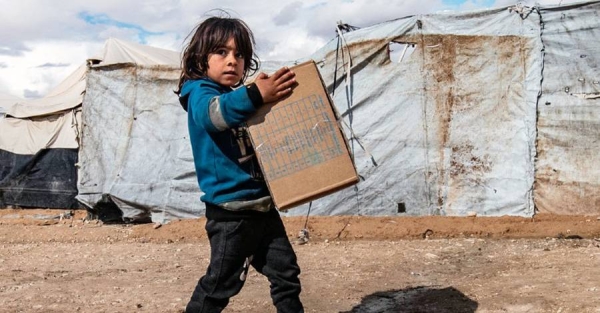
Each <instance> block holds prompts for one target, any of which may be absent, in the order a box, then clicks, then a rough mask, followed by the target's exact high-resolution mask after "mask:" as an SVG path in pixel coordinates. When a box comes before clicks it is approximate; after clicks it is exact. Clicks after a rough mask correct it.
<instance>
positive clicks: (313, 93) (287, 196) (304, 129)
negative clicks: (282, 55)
mask: <svg viewBox="0 0 600 313" xmlns="http://www.w3.org/2000/svg"><path fill="white" fill-rule="evenodd" d="M291 69H292V70H293V71H294V72H295V73H296V81H297V82H298V85H297V86H296V87H295V88H294V89H293V92H292V94H291V96H289V97H287V98H286V99H284V100H281V101H279V102H277V103H274V104H266V105H264V106H263V107H261V108H260V109H259V111H258V112H257V114H256V115H255V116H254V117H253V118H251V119H250V120H249V121H248V128H249V132H250V138H251V140H252V144H253V146H254V150H255V152H256V154H257V157H258V161H259V163H260V166H261V168H262V170H263V173H264V176H265V180H266V182H267V185H268V186H269V190H270V192H271V196H272V197H273V201H274V202H275V205H276V206H277V208H278V209H279V210H282V211H285V210H288V209H290V208H292V207H294V206H298V205H300V204H303V203H307V202H310V201H312V200H315V199H318V198H321V197H323V196H325V195H328V194H331V193H333V192H335V191H338V190H340V189H343V188H346V187H348V186H351V185H354V184H356V183H358V174H357V172H356V168H355V167H354V163H353V161H352V158H351V156H350V152H349V150H348V142H347V140H346V138H345V137H344V135H343V133H342V131H341V126H340V123H339V122H338V118H337V116H338V115H337V113H336V111H335V109H334V107H333V105H332V102H331V99H330V98H329V95H328V94H327V91H326V90H325V87H324V85H323V80H322V78H321V76H320V74H319V71H318V70H317V67H316V64H315V63H314V62H313V61H309V62H305V63H302V64H299V65H297V66H294V67H292V68H291Z"/></svg>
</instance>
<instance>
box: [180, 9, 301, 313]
mask: <svg viewBox="0 0 600 313" xmlns="http://www.w3.org/2000/svg"><path fill="white" fill-rule="evenodd" d="M254 44H255V42H254V36H253V34H252V32H251V31H250V29H249V28H248V26H247V25H246V24H245V23H244V22H243V21H241V20H239V19H235V18H221V17H211V18H208V19H206V20H205V21H204V22H202V23H200V24H199V25H198V27H197V28H196V29H195V31H194V35H193V37H192V38H191V41H190V43H189V45H188V46H187V47H186V48H185V50H184V53H183V59H182V67H183V70H182V73H181V77H180V79H179V86H178V87H179V89H178V90H177V91H176V93H177V94H178V95H179V97H180V98H179V101H180V103H181V105H182V106H183V107H184V109H185V110H186V111H187V112H188V126H189V132H190V140H191V143H192V151H193V155H194V163H195V166H196V174H197V176H198V183H199V185H200V189H201V190H202V191H203V192H204V195H203V196H202V197H201V200H202V201H203V202H204V203H205V205H206V219H207V221H206V227H205V228H206V232H207V234H208V238H209V241H210V249H211V256H210V264H209V265H208V269H207V270H206V274H205V275H204V276H203V277H202V278H200V280H199V282H198V285H197V286H196V289H195V290H194V292H193V294H192V297H191V299H190V302H189V303H188V305H187V307H186V312H188V313H191V312H221V311H222V310H223V309H224V308H225V307H226V306H227V304H228V303H229V299H230V298H231V297H232V296H234V295H236V294H237V293H239V291H240V290H241V288H242V286H243V285H244V281H245V279H246V274H247V273H248V267H249V266H250V265H252V266H253V267H254V268H255V269H256V270H257V271H258V272H259V273H261V274H263V275H265V276H266V277H267V278H268V279H269V282H270V283H271V298H272V299H273V304H274V305H275V307H276V308H277V312H282V313H283V312H304V309H303V307H302V303H301V302H300V298H299V295H300V280H299V279H298V275H299V274H300V268H299V267H298V264H297V260H296V254H295V253H294V250H293V248H292V246H291V244H290V241H289V239H288V238H287V235H286V231H285V228H284V225H283V223H282V221H281V217H280V216H279V212H278V211H277V209H275V208H274V206H273V202H272V199H271V197H270V195H269V191H268V189H267V186H266V183H265V181H264V179H263V177H262V173H261V170H260V168H259V166H258V161H257V159H256V156H255V155H254V151H253V148H252V146H251V144H250V140H249V138H248V134H247V132H246V127H245V122H246V121H247V119H248V118H249V117H250V116H251V115H252V114H253V113H254V112H255V111H256V110H257V109H258V108H259V107H260V106H261V105H263V104H264V103H269V102H274V101H277V100H279V99H281V98H282V97H285V96H287V95H289V94H290V93H291V91H292V87H293V85H294V84H295V78H294V75H295V74H294V73H293V72H292V71H290V70H289V69H288V68H285V67H284V68H281V69H279V70H278V71H276V72H275V73H274V74H273V75H271V76H269V75H266V74H264V73H260V74H258V75H257V77H256V79H255V81H254V83H253V84H251V85H249V86H243V82H244V80H245V79H246V78H247V77H248V75H251V74H253V73H254V72H256V70H257V69H258V58H257V57H256V55H255V53H254V51H253V50H254Z"/></svg>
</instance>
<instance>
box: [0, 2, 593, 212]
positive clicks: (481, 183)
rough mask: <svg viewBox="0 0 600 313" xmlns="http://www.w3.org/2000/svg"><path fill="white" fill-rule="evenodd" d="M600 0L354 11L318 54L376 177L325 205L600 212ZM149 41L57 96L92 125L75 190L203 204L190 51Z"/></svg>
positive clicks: (129, 204)
mask: <svg viewBox="0 0 600 313" xmlns="http://www.w3.org/2000/svg"><path fill="white" fill-rule="evenodd" d="M599 9H600V2H599V1H592V2H584V3H579V4H573V5H566V6H535V7H524V6H520V5H517V6H510V7H503V8H496V9H490V10H480V11H474V12H459V13H456V12H444V13H438V14H428V15H415V16H409V17H404V18H400V19H397V20H393V21H387V22H384V23H380V24H377V25H373V26H370V27H366V28H362V29H357V30H353V31H350V32H344V31H345V30H350V29H352V28H345V27H343V26H344V25H340V27H339V28H338V30H339V36H338V38H336V39H334V40H332V41H331V42H329V43H328V44H327V45H325V46H324V47H322V48H321V49H319V50H318V51H317V52H315V53H314V54H312V55H311V56H309V58H310V59H313V60H315V61H316V62H317V64H318V65H319V67H320V71H321V74H322V76H323V78H324V81H325V83H326V85H327V87H328V89H329V91H330V93H331V94H332V98H333V100H334V103H335V106H336V109H337V110H338V112H340V114H341V116H342V125H343V127H344V130H345V133H346V135H347V136H348V137H349V140H350V144H351V148H352V151H353V155H354V161H355V164H356V166H357V169H358V172H359V174H360V175H361V177H362V179H361V182H360V183H359V184H358V185H357V186H355V187H352V188H348V189H345V190H342V191H340V192H337V193H335V194H333V195H330V196H327V197H324V198H321V199H318V200H316V201H314V202H313V203H312V205H311V206H310V213H311V214H314V215H341V214H351V215H411V216H419V215H448V216H467V215H474V214H476V215H479V216H500V215H514V216H532V215H533V214H534V213H535V212H549V213H554V214H598V206H599V204H600V191H599V190H600V188H598V187H600V172H599V171H598V168H597V166H595V165H597V164H600V159H599V158H600V153H599V152H600V151H598V150H599V149H600V146H599V145H598V138H600V127H598V126H599V125H598V124H599V121H600V111H599V110H598V108H599V107H600V106H599V105H598V104H599V101H600V96H599V94H600V85H599V84H598V72H597V69H598V61H599V59H598V58H599V57H598V55H599V54H598V53H596V52H598V51H599V50H600V45H599V44H598V43H597V41H595V40H593V39H594V38H597V36H598V35H599V32H600V20H599V19H598V18H597V12H599V11H600V10H599ZM110 45H113V48H110V49H108V47H109V46H110ZM146 49H147V48H146V47H143V46H139V45H133V44H126V43H123V42H119V41H113V42H112V43H110V42H109V43H107V49H105V51H104V54H103V56H101V57H98V58H96V59H95V61H93V60H92V61H90V62H89V63H90V66H88V67H86V69H85V75H84V78H83V81H85V88H84V89H78V91H79V95H81V92H82V91H84V90H85V95H84V97H83V99H81V101H79V100H77V101H79V102H77V101H75V100H74V101H73V102H71V103H75V102H77V103H76V104H75V105H73V106H72V107H69V106H68V105H67V106H59V105H57V106H56V107H57V108H61V109H62V110H63V111H60V112H69V111H73V114H74V116H75V120H76V121H78V122H77V123H76V125H78V126H80V128H81V131H80V132H77V134H81V135H77V136H76V138H78V139H79V141H78V143H79V146H78V160H77V164H78V166H77V169H78V176H77V180H78V182H77V197H76V198H77V200H78V201H79V202H80V203H81V204H83V205H84V206H85V207H86V208H88V209H95V210H99V211H102V210H103V208H104V206H101V205H100V204H110V207H111V208H116V209H117V210H118V211H120V212H121V215H120V218H121V219H124V220H131V221H136V220H152V221H155V222H164V221H168V220H170V219H173V218H188V217H196V216H199V215H201V214H202V212H203V210H204V208H203V206H202V205H201V204H200V202H199V200H198V198H199V196H200V194H201V191H200V190H198V187H197V183H196V178H195V173H194V167H193V160H192V154H191V150H190V147H189V143H188V140H189V139H188V138H187V125H186V117H185V112H184V111H183V110H182V109H181V108H180V106H179V104H178V102H177V97H176V96H175V95H174V94H173V90H174V89H175V87H176V84H177V80H178V77H179V71H180V70H179V68H178V66H179V54H178V53H176V52H172V51H171V52H168V51H164V50H153V49H152V48H150V50H152V51H153V52H154V53H150V52H147V50H146ZM115 51H117V52H118V53H117V52H115ZM136 51H137V52H136ZM147 53H149V54H152V55H154V56H155V57H152V58H150V57H147V56H146V55H147ZM109 56H110V57H109ZM112 56H115V57H114V58H113V57H112ZM116 56H119V57H116ZM121 57H122V59H121ZM148 60H150V61H148ZM301 61H304V60H298V62H301ZM287 64H288V65H290V64H293V62H288V63H287ZM270 65H273V64H270V63H268V62H265V67H264V68H268V69H269V70H267V72H268V71H270V69H273V66H271V67H270ZM73 81H77V82H79V81H80V80H77V79H73ZM75 94H77V92H74V93H73V95H75ZM73 98H76V97H75V96H73ZM77 99H79V98H77ZM81 103H83V105H81ZM78 110H81V119H82V120H81V121H80V122H79V120H78V119H77V117H78ZM11 112H12V111H11ZM55 112H57V111H55ZM76 129H78V128H77V127H74V128H72V131H74V130H76ZM0 148H1V147H0ZM0 177H2V176H0ZM0 179H1V178H0ZM0 188H1V187H0ZM0 190H2V189H0ZM308 210H309V206H308V205H303V206H300V207H298V208H294V209H292V210H290V211H289V212H288V213H285V214H288V215H305V214H307V213H308Z"/></svg>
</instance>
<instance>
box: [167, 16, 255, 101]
mask: <svg viewBox="0 0 600 313" xmlns="http://www.w3.org/2000/svg"><path fill="white" fill-rule="evenodd" d="M192 34H193V36H192V39H191V40H190V43H189V44H188V45H187V47H186V48H185V49H184V50H183V56H182V58H181V76H180V77H179V84H178V86H177V90H176V91H175V93H176V94H178V95H179V94H180V93H181V87H182V86H183V84H184V83H185V82H186V81H188V80H192V79H199V78H203V77H206V70H207V69H208V55H209V54H210V53H212V52H215V51H216V50H217V49H218V48H221V47H223V46H225V44H226V43H227V41H228V40H229V38H232V37H233V40H234V41H235V45H236V47H237V49H238V51H239V52H240V53H241V54H242V55H243V56H244V73H243V75H242V79H241V80H240V83H239V84H242V83H243V82H244V80H245V79H246V78H247V77H248V76H250V75H253V74H254V73H256V71H257V70H258V67H259V65H260V61H259V59H258V57H257V56H256V54H255V53H254V46H255V41H254V35H253V34H252V31H251V30H250V28H249V27H248V25H247V24H246V23H245V22H244V21H242V20H240V19H238V18H231V17H229V16H227V17H210V18H208V19H206V20H204V21H203V22H201V23H200V24H198V26H196V27H195V28H194V30H192V32H191V33H190V34H189V35H188V36H187V37H186V39H187V38H189V37H190V35H192ZM239 84H238V85H239Z"/></svg>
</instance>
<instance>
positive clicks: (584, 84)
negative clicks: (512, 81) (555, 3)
mask: <svg viewBox="0 0 600 313" xmlns="http://www.w3.org/2000/svg"><path fill="white" fill-rule="evenodd" d="M540 12H541V14H542V17H543V21H544V29H543V31H542V41H543V43H544V47H545V53H544V81H543V84H542V95H541V97H540V102H539V115H538V125H537V127H538V141H537V153H538V155H537V164H536V174H535V181H536V182H535V192H534V194H535V204H536V207H537V208H538V210H539V211H540V212H544V213H555V214H569V215H573V214H594V215H597V214H600V41H599V40H598V38H600V2H597V1H596V2H590V3H581V4H576V5H571V6H564V7H553V8H542V9H541V10H540Z"/></svg>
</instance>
